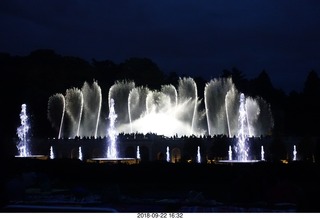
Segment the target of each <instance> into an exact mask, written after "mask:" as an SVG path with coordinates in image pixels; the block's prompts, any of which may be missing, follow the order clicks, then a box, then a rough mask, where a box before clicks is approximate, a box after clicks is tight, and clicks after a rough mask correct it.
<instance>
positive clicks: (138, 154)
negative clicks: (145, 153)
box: [137, 146, 141, 159]
mask: <svg viewBox="0 0 320 219" xmlns="http://www.w3.org/2000/svg"><path fill="white" fill-rule="evenodd" d="M140 158H141V157H140V149H139V146H137V159H140Z"/></svg>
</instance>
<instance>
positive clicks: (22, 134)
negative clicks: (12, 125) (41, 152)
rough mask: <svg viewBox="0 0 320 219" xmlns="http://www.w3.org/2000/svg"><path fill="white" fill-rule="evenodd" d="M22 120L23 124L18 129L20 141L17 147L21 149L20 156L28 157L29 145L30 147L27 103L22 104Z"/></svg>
mask: <svg viewBox="0 0 320 219" xmlns="http://www.w3.org/2000/svg"><path fill="white" fill-rule="evenodd" d="M20 120H21V126H19V127H18V129H17V135H18V137H19V143H18V145H17V148H18V150H19V156H20V157H27V156H29V155H30V152H29V147H28V131H29V128H30V126H29V124H28V116H27V105H26V104H22V105H21V113H20Z"/></svg>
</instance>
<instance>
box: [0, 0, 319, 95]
mask: <svg viewBox="0 0 320 219" xmlns="http://www.w3.org/2000/svg"><path fill="white" fill-rule="evenodd" d="M319 11H320V1H318V0H193V1H192V0H159V1H156V0H130V1H129V0H117V1H114V0H94V1H92V0H87V1H85V0H61V1H60V0H52V1H49V0H38V1H36V0H28V1H26V0H1V1H0V28H1V32H0V52H8V53H10V54H12V55H28V54H29V53H30V52H31V51H33V50H35V49H54V50H55V51H56V52H57V53H58V54H61V55H71V56H78V57H80V58H84V59H86V60H88V61H91V59H92V58H95V59H96V60H106V59H109V60H112V61H114V62H116V63H120V62H123V61H124V60H126V59H127V58H130V57H141V58H143V57H146V58H150V59H152V60H153V61H154V62H155V63H156V64H158V66H159V67H160V69H162V70H163V71H164V72H165V73H168V72H170V71H176V72H177V73H178V74H185V75H191V76H193V75H200V76H202V77H203V78H205V79H207V80H209V79H210V78H214V77H217V76H218V75H220V74H221V73H222V70H223V69H231V68H232V67H237V68H238V69H240V70H241V71H242V72H243V73H244V75H245V76H246V77H247V78H248V79H251V78H254V77H256V76H257V75H258V74H259V73H260V72H261V71H262V70H263V69H264V70H266V71H267V73H268V74H269V76H270V78H271V80H272V83H273V85H274V86H275V87H276V88H281V89H283V90H285V91H287V92H290V91H292V90H296V91H300V90H301V89H302V87H303V83H304V81H305V79H306V76H307V74H308V73H309V72H310V70H315V71H316V72H318V74H320V13H319Z"/></svg>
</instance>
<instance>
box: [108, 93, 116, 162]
mask: <svg viewBox="0 0 320 219" xmlns="http://www.w3.org/2000/svg"><path fill="white" fill-rule="evenodd" d="M116 119H117V114H116V113H115V111H114V100H113V99H110V110H109V121H110V124H109V129H108V136H109V145H108V149H107V158H118V151H117V144H116V140H117V133H116V130H115V121H116Z"/></svg>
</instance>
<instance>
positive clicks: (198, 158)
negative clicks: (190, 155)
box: [197, 146, 201, 163]
mask: <svg viewBox="0 0 320 219" xmlns="http://www.w3.org/2000/svg"><path fill="white" fill-rule="evenodd" d="M197 163H201V154H200V147H199V146H198V152H197Z"/></svg>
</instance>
